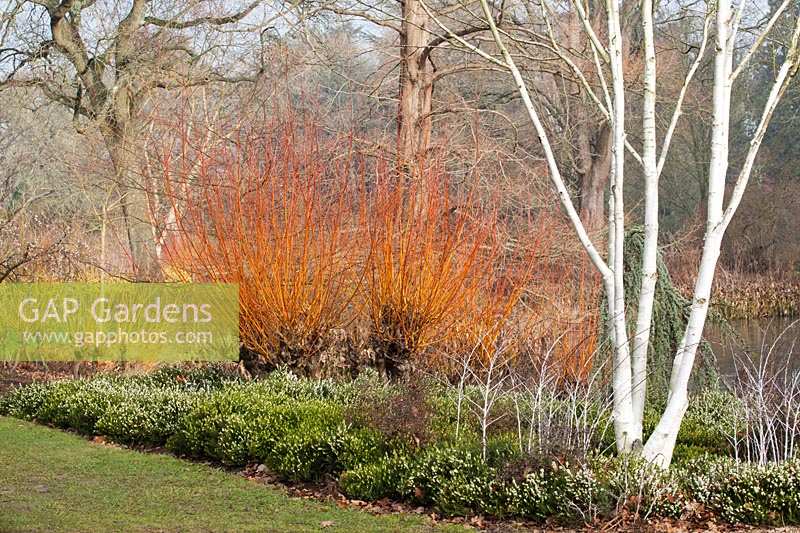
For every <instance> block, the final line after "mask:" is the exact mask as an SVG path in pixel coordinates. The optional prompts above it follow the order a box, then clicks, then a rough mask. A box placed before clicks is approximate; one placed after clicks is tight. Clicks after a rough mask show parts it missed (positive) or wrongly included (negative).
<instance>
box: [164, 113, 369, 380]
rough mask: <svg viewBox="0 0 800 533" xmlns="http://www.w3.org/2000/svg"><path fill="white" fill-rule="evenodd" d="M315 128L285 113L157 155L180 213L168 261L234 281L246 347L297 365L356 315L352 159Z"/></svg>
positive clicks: (188, 274)
mask: <svg viewBox="0 0 800 533" xmlns="http://www.w3.org/2000/svg"><path fill="white" fill-rule="evenodd" d="M320 138H321V136H320V134H319V132H318V131H317V129H316V128H315V127H314V126H313V125H311V124H308V123H303V124H298V123H297V122H295V121H294V120H293V119H291V118H290V119H288V120H286V121H275V122H273V123H271V124H269V125H267V126H265V127H263V128H258V129H256V130H252V131H247V130H245V129H240V130H238V131H236V132H235V133H234V134H233V135H228V136H226V138H225V139H224V140H222V141H221V142H219V143H215V144H214V148H212V149H209V148H208V147H207V146H206V148H205V149H204V150H203V151H192V157H191V158H188V160H178V161H176V160H174V158H173V157H167V158H165V161H164V172H165V175H166V176H167V177H168V179H167V180H166V182H167V184H166V188H167V190H168V192H169V193H170V196H171V197H172V198H174V209H175V211H176V213H179V215H178V216H176V226H177V228H178V232H177V234H178V237H177V238H176V239H175V240H174V241H173V242H172V243H171V246H169V247H168V248H167V249H168V260H169V263H170V266H171V267H172V269H173V270H174V271H175V272H178V273H181V275H182V277H183V278H184V279H192V280H195V281H198V280H202V281H214V282H228V283H238V284H239V287H240V289H239V291H240V292H239V304H240V337H241V341H242V343H243V345H244V346H245V347H246V348H247V349H248V350H251V351H253V352H255V353H256V354H257V355H258V356H260V358H262V359H264V360H266V361H267V362H269V363H271V365H277V364H285V365H288V366H290V367H293V368H298V369H301V370H302V369H304V367H307V366H308V365H310V364H312V362H313V359H314V357H315V355H316V354H318V353H319V351H320V350H321V349H322V348H323V347H324V346H323V344H324V343H325V342H326V336H327V335H328V333H329V332H330V331H331V330H332V329H334V328H339V327H342V326H343V325H344V324H345V323H346V322H347V321H348V320H351V319H352V317H353V313H352V312H351V310H350V307H351V303H352V300H353V297H354V295H355V294H356V291H357V288H358V285H359V283H360V272H359V265H358V263H357V261H356V259H357V255H353V254H352V253H351V252H352V250H353V249H354V248H356V249H357V248H358V244H357V243H354V242H353V239H354V235H352V234H350V233H349V231H350V229H351V227H352V220H351V219H352V217H354V216H356V214H357V210H356V209H354V206H356V207H357V205H358V201H356V200H357V194H356V193H355V192H354V190H353V187H351V184H350V180H351V178H352V176H353V173H354V171H355V170H357V169H354V167H353V165H352V162H353V160H352V157H351V153H350V152H349V150H348V145H347V143H346V142H345V143H341V142H340V140H339V139H332V140H330V141H329V142H327V143H325V142H322V141H320ZM183 142H185V143H190V142H191V139H188V138H186V139H184V141H183ZM181 153H185V152H183V151H182V152H181ZM334 154H335V155H336V159H332V157H331V156H332V155H334Z"/></svg>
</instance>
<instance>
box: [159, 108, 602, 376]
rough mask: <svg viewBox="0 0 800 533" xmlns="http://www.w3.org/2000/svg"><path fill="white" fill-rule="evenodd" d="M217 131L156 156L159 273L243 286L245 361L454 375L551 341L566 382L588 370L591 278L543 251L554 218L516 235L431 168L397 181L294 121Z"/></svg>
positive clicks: (344, 142) (551, 241)
mask: <svg viewBox="0 0 800 533" xmlns="http://www.w3.org/2000/svg"><path fill="white" fill-rule="evenodd" d="M215 127H217V128H218V130H217V131H210V130H209V128H201V127H195V128H191V127H189V126H188V125H186V126H183V127H177V128H175V130H176V131H178V132H179V133H180V134H179V135H178V142H177V144H176V145H173V146H170V147H169V150H170V151H169V152H168V153H166V154H165V155H163V157H162V158H161V159H162V160H161V164H162V171H163V175H164V177H165V179H164V192H165V196H166V197H167V198H169V199H170V201H171V207H172V214H173V216H172V219H173V220H172V221H171V222H170V223H169V224H168V225H167V230H168V231H169V239H167V240H166V242H165V243H164V250H165V263H166V264H165V265H164V268H165V271H167V272H168V273H169V275H168V276H167V277H168V278H171V279H179V280H185V281H190V280H191V281H211V282H228V283H238V284H239V287H240V289H239V291H240V296H239V299H240V302H239V303H240V325H239V330H240V338H241V341H242V344H243V347H244V348H245V350H244V352H243V355H244V356H245V357H244V358H245V359H255V360H258V361H259V362H264V363H267V364H266V365H265V366H266V367H267V368H269V367H274V366H277V365H286V366H289V367H290V368H292V369H294V370H296V371H299V372H301V373H303V374H311V375H320V374H330V373H332V372H331V371H330V368H323V367H325V366H326V365H331V364H333V365H334V366H335V367H336V368H338V369H340V370H354V369H355V368H354V367H356V366H362V365H363V364H366V363H369V362H372V363H374V364H376V365H377V366H378V367H380V368H381V369H382V370H384V371H385V372H386V373H387V374H389V375H397V374H399V373H401V372H402V371H403V370H404V369H406V368H408V367H410V366H425V367H428V368H434V369H437V370H443V371H445V372H452V370H453V369H454V368H457V367H458V366H459V365H463V361H464V358H465V357H468V358H469V359H470V360H471V361H474V364H475V365H477V366H478V367H481V366H485V365H486V364H487V363H489V362H490V361H493V360H495V359H496V358H497V356H498V355H502V357H503V358H504V360H505V362H509V363H510V362H513V361H514V360H515V359H516V358H517V357H518V355H519V354H520V352H521V351H522V350H523V349H529V347H531V346H541V348H542V350H541V351H542V353H545V352H546V351H547V346H549V345H550V344H551V343H552V342H554V341H555V339H558V346H557V348H556V349H555V352H557V353H556V355H555V357H554V359H555V360H556V361H557V362H558V363H557V364H559V365H563V367H564V372H565V374H566V375H568V376H569V377H570V378H571V379H579V378H580V375H581V374H582V373H583V372H584V370H583V369H584V368H586V367H588V365H587V357H591V354H592V353H593V352H594V349H595V346H594V344H595V343H596V340H597V334H596V318H594V315H593V314H592V313H591V312H590V311H591V310H590V308H591V307H592V305H594V303H593V301H594V297H593V296H592V294H591V288H590V286H591V285H592V284H593V282H592V281H590V280H588V278H587V279H585V280H584V278H582V277H580V276H576V275H575V272H576V271H578V270H580V269H576V267H575V266H573V265H565V264H564V262H563V259H559V258H558V257H556V258H555V259H554V258H553V257H552V254H553V250H554V249H555V248H554V245H555V244H556V239H555V236H556V235H557V233H558V232H557V227H556V225H555V223H554V222H553V221H552V220H551V219H550V218H548V217H546V216H542V215H541V214H540V215H538V216H537V217H531V219H528V220H527V221H526V222H525V223H522V225H523V226H525V227H524V228H520V225H521V222H520V221H521V218H520V216H519V214H515V216H513V217H510V218H507V219H503V218H501V217H500V216H499V215H498V213H497V211H496V210H494V209H492V208H487V207H486V205H490V206H491V205H495V202H493V201H491V200H486V199H484V200H483V202H481V201H480V199H479V198H477V197H475V196H473V194H472V193H470V192H469V190H468V189H466V188H464V187H463V186H462V185H456V184H454V183H453V182H452V181H451V180H450V179H449V177H448V175H447V173H446V172H445V171H444V170H443V168H442V166H441V165H439V164H437V163H435V162H434V163H432V164H428V165H420V166H419V167H418V169H417V170H415V171H413V172H412V173H411V174H410V175H409V174H406V173H399V172H397V171H396V170H395V169H394V168H393V167H392V165H390V164H388V163H386V162H382V161H380V160H379V161H378V162H377V163H375V162H372V160H367V158H365V157H362V156H360V155H356V151H355V149H354V148H353V145H352V144H351V143H350V141H349V139H347V138H345V139H343V138H341V137H335V138H332V137H330V136H326V135H325V134H324V133H323V132H321V130H320V129H319V128H317V127H315V126H314V124H313V123H312V122H309V121H300V120H297V119H296V118H295V117H294V116H292V115H291V114H289V116H288V117H286V118H282V119H274V120H272V121H271V122H269V123H267V124H264V125H258V126H257V127H254V126H252V125H249V124H244V125H238V126H236V127H229V128H225V127H221V126H215ZM526 216H527V215H526ZM507 220H514V222H513V223H511V222H508V221H507ZM581 280H584V281H581ZM584 285H585V286H584ZM565 331H566V333H564V332H565ZM562 333H563V335H562ZM531 339H535V341H532V340H531ZM521 341H525V342H524V343H522V342H521ZM523 344H524V347H523V346H522V345H523ZM551 352H552V350H551Z"/></svg>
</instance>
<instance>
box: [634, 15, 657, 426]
mask: <svg viewBox="0 0 800 533" xmlns="http://www.w3.org/2000/svg"><path fill="white" fill-rule="evenodd" d="M641 5H642V28H643V30H644V102H643V110H642V138H643V141H642V164H643V165H642V166H643V174H644V183H645V213H644V228H645V230H644V249H643V251H642V285H641V287H640V293H639V302H638V305H637V316H636V329H635V330H634V337H633V348H632V352H633V355H632V358H631V365H632V374H633V384H632V386H633V392H632V396H633V417H634V420H635V423H636V427H635V433H636V435H637V438H638V439H639V440H641V439H642V421H643V418H644V405H645V400H646V397H647V355H648V354H647V352H648V348H649V347H650V325H651V322H652V320H653V303H654V299H655V292H656V281H657V278H658V271H657V258H658V159H657V156H656V50H655V37H654V31H653V2H652V0H642V4H641Z"/></svg>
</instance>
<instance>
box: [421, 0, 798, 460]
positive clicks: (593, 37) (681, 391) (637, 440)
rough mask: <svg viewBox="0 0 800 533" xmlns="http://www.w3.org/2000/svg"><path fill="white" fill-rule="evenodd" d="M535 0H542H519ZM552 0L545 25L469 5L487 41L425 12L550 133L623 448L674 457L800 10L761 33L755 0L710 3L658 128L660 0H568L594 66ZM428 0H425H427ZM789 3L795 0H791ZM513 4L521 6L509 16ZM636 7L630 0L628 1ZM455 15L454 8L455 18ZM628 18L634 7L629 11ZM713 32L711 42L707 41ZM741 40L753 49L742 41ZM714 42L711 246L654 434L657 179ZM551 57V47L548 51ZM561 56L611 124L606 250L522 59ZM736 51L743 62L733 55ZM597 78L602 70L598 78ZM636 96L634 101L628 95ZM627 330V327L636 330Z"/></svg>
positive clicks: (794, 46) (785, 13)
mask: <svg viewBox="0 0 800 533" xmlns="http://www.w3.org/2000/svg"><path fill="white" fill-rule="evenodd" d="M521 1H522V2H523V3H524V2H529V1H530V2H534V0H521ZM548 1H549V0H541V1H540V2H534V5H537V6H538V7H539V8H540V11H541V20H539V21H536V23H537V25H538V26H539V27H544V28H545V31H544V32H541V31H536V30H528V31H522V30H520V29H519V24H518V22H519V17H517V20H516V21H515V22H516V23H517V24H515V25H512V24H511V23H507V22H505V21H507V20H509V19H512V20H514V18H515V17H514V16H513V14H514V13H515V12H517V11H518V12H526V13H530V12H531V10H530V9H527V10H525V9H516V7H515V6H514V5H510V4H506V3H502V4H498V5H494V4H493V3H492V2H491V0H479V2H480V7H481V9H480V13H476V12H475V11H472V10H470V11H469V12H467V13H465V16H466V17H471V19H472V20H474V18H475V17H480V18H482V20H483V22H485V23H486V24H487V27H488V28H489V33H490V35H491V39H490V40H489V41H490V45H491V46H487V45H486V40H485V39H484V40H483V41H481V40H479V39H475V38H473V39H470V40H467V39H466V38H464V37H462V36H459V35H458V34H457V32H454V31H453V30H451V28H450V27H449V26H448V21H445V20H443V19H441V18H439V17H437V16H436V15H435V14H434V13H433V12H432V11H431V10H430V9H428V8H427V7H426V10H427V12H428V15H429V16H430V17H431V19H432V20H433V21H434V23H435V24H436V26H437V27H438V29H439V30H440V31H441V33H442V34H443V35H444V36H447V37H448V38H449V39H450V40H451V41H452V42H454V43H457V44H458V45H459V46H461V47H462V48H464V49H468V50H470V51H472V52H473V53H475V54H477V55H479V56H481V57H482V58H483V59H484V60H486V61H489V62H491V63H493V64H494V65H495V66H497V67H500V68H501V69H503V70H505V71H507V72H508V73H509V74H510V76H511V79H512V80H513V82H514V84H515V87H516V90H517V92H518V93H519V96H520V98H521V100H522V102H523V104H524V106H525V109H526V111H527V114H528V117H529V118H530V121H531V124H532V125H533V127H534V129H535V131H536V134H537V136H538V138H539V141H540V143H541V148H542V152H543V154H544V157H545V159H546V161H547V166H548V170H549V177H550V181H551V182H552V185H553V187H554V189H555V191H556V192H557V194H558V197H559V200H560V202H561V204H562V206H563V208H564V210H565V212H566V214H567V216H568V218H569V220H570V222H571V224H572V226H573V228H574V230H575V232H576V234H577V236H578V238H579V240H580V242H581V244H582V245H583V248H584V249H585V251H586V253H587V254H588V255H589V257H590V259H591V261H592V263H593V264H594V266H595V267H596V268H597V270H598V271H599V272H600V274H601V276H602V279H603V284H604V288H605V294H606V306H607V309H608V314H609V317H610V320H609V329H608V335H609V337H610V339H611V341H612V344H613V353H614V357H613V362H614V370H613V376H612V389H613V418H614V433H615V438H616V445H617V450H618V452H620V453H628V452H631V451H636V452H640V453H642V455H643V456H644V457H645V458H646V459H647V460H648V461H651V462H654V463H656V464H658V465H660V466H662V467H667V466H669V464H670V462H671V460H672V454H673V450H674V446H675V440H676V437H677V434H678V430H679V429H680V425H681V421H682V419H683V416H684V413H685V411H686V407H687V405H688V385H689V379H690V377H691V373H692V368H693V366H694V361H695V355H696V353H697V348H698V346H699V344H700V342H701V337H702V332H703V327H704V325H705V321H706V316H707V314H708V309H709V302H710V298H711V287H712V282H713V279H714V271H715V269H716V266H717V260H718V258H719V254H720V246H721V243H722V239H723V236H724V234H725V230H726V228H727V227H728V225H729V224H730V221H731V218H732V217H733V215H734V214H735V212H736V209H737V207H738V206H739V203H740V202H741V199H742V195H743V194H744V191H745V189H746V187H747V183H748V181H749V178H750V174H751V171H752V168H753V163H754V161H755V157H756V155H757V153H758V150H759V147H760V145H761V141H762V139H763V137H764V134H765V132H766V129H767V126H768V125H769V122H770V119H771V117H772V114H773V112H774V111H775V108H776V106H777V105H778V103H779V102H780V100H781V97H782V96H783V94H784V92H785V91H786V88H787V86H788V84H789V82H790V81H791V80H792V78H794V76H795V75H796V73H797V69H798V65H799V62H798V38H799V37H800V21H799V20H798V17H797V0H785V1H784V2H783V3H782V4H781V5H780V6H779V7H778V8H777V9H776V11H775V13H774V14H773V15H772V17H771V18H770V19H769V20H768V21H767V22H766V23H765V24H762V25H761V27H760V28H759V30H758V31H756V32H755V33H754V32H753V30H752V29H751V31H750V32H747V33H745V32H744V31H740V27H741V23H742V21H743V17H744V15H745V11H746V9H748V0H739V3H738V4H734V2H733V1H732V0H716V1H715V2H709V3H708V4H707V5H706V10H705V17H704V22H703V23H702V37H701V38H700V41H699V43H697V45H696V49H697V53H696V57H695V60H694V62H693V64H692V65H691V67H690V68H689V70H688V71H687V73H686V75H685V78H684V82H683V85H682V87H681V90H680V91H679V93H678V96H677V98H676V99H675V101H674V102H671V104H672V106H673V108H674V111H673V113H672V116H671V118H670V120H669V121H668V124H667V127H666V130H665V131H664V133H663V136H662V138H661V144H660V150H659V138H658V137H659V136H658V131H657V128H656V97H657V92H656V91H657V83H658V78H659V71H658V68H657V66H658V64H657V61H658V53H657V50H656V45H657V42H656V37H655V25H656V21H655V14H654V13H655V7H654V5H653V2H652V0H640V2H639V3H638V4H637V5H633V4H632V3H631V4H627V5H625V6H623V2H622V1H621V0H606V2H605V8H606V9H605V12H606V17H605V20H604V21H602V23H598V21H597V20H595V19H593V18H592V17H590V16H589V15H588V12H589V10H588V8H587V6H586V5H584V3H583V1H582V0H571V2H570V6H571V9H573V10H574V11H575V12H576V13H577V14H578V16H579V17H580V20H581V26H582V29H583V31H584V32H585V33H586V36H587V40H588V42H589V43H590V44H591V50H590V52H591V54H592V57H593V60H594V66H595V69H594V72H585V71H584V70H583V69H581V68H580V67H578V65H577V63H576V62H575V61H573V60H572V59H570V52H569V51H568V50H566V49H565V48H564V47H563V46H562V44H561V40H560V39H559V37H558V36H557V35H556V34H555V32H554V31H553V26H554V21H557V19H558V18H559V17H560V16H563V14H564V6H563V4H559V5H556V4H555V3H553V4H552V5H550V4H548ZM423 6H424V7H425V6H426V5H425V4H424V3H423ZM631 6H633V7H635V9H637V10H638V15H639V16H638V18H637V17H633V18H634V19H636V20H639V22H638V24H639V25H640V32H641V39H642V41H643V43H642V44H643V47H642V48H643V52H642V53H641V55H642V57H641V62H642V67H641V68H642V79H643V94H642V97H641V102H642V104H641V107H642V109H641V123H640V124H639V125H638V126H637V128H638V129H637V137H639V138H641V152H640V151H639V150H637V148H636V147H634V146H632V144H631V143H630V142H629V140H628V131H627V129H626V128H627V127H629V126H630V124H626V96H628V95H630V94H631V89H630V88H629V87H627V86H626V81H625V72H626V65H628V64H629V63H635V61H636V59H638V58H637V57H634V54H639V53H640V52H638V51H637V52H633V51H631V49H630V48H631V47H630V46H629V44H630V43H626V42H624V40H623V31H622V23H621V21H622V19H623V17H622V16H621V13H620V11H621V9H622V8H623V7H626V8H629V9H630V8H631ZM791 6H793V7H792V9H789V8H790V7H791ZM509 13H511V14H512V16H510V17H509V16H508V14H509ZM628 13H629V11H628ZM453 16H454V15H453V14H450V18H451V19H452V17H453ZM780 17H793V24H792V25H793V27H794V31H793V33H792V37H791V41H790V42H789V43H787V44H786V50H787V51H788V53H787V54H786V56H785V58H784V60H783V64H782V66H781V68H780V70H779V72H778V74H777V76H776V79H775V80H774V83H773V86H772V89H771V91H770V94H769V97H768V99H767V102H766V104H765V106H764V108H763V110H762V112H761V119H760V121H759V123H758V125H757V126H756V127H755V129H754V131H753V133H752V138H751V140H750V144H749V148H748V151H747V153H746V154H745V157H744V163H743V165H742V167H741V169H740V170H739V172H738V175H737V177H736V179H735V183H734V186H733V189H732V190H731V192H730V193H729V195H728V196H729V197H728V199H727V202H726V200H725V190H726V181H727V177H728V175H729V161H730V157H729V153H728V152H729V142H730V116H731V95H732V91H733V86H734V82H735V81H736V80H737V78H739V77H740V74H741V73H742V72H743V71H744V68H745V66H746V65H747V63H748V61H749V60H750V58H751V57H752V56H753V54H754V52H755V51H756V50H757V49H758V48H759V47H760V46H761V45H762V44H763V43H764V42H765V40H766V39H767V38H768V37H767V36H768V34H769V32H770V30H771V29H772V27H773V26H774V25H775V23H776V21H777V20H778V19H779V18H780ZM628 18H630V17H628ZM712 39H713V46H707V45H708V44H710V41H712ZM743 46H744V48H745V51H744V52H743V53H742V52H740V49H741V48H742V47H743ZM708 48H712V50H713V51H712V54H713V63H714V67H713V110H712V113H713V122H712V135H711V143H710V146H709V147H708V154H709V168H708V200H707V201H708V206H707V220H706V232H705V237H704V241H703V248H702V256H701V260H700V265H699V269H698V274H697V278H696V280H695V283H694V289H693V295H692V300H691V309H690V313H689V318H688V322H687V325H686V329H685V332H684V335H683V339H682V341H681V343H680V346H679V347H678V350H677V352H676V353H675V354H674V360H673V364H672V371H671V380H670V385H669V391H668V400H667V405H666V408H665V410H664V412H663V414H662V415H661V418H660V420H659V422H658V424H657V426H656V428H655V430H654V431H653V432H652V434H651V435H649V436H648V438H647V440H646V441H645V440H644V437H645V436H644V435H643V431H642V419H643V413H644V407H645V398H646V384H647V357H648V351H649V348H650V324H651V322H652V316H653V304H654V295H655V285H656V281H657V271H656V257H657V250H658V238H659V229H658V201H659V192H658V182H659V176H660V174H661V171H662V169H663V168H664V163H665V160H666V158H667V155H668V152H669V148H670V144H671V141H672V137H673V134H674V132H675V129H676V125H677V123H678V121H679V119H680V117H681V114H682V107H683V101H684V98H685V96H686V93H687V90H688V88H689V87H690V85H691V83H692V80H693V78H694V76H695V73H696V72H697V70H698V67H699V66H700V64H701V62H702V61H703V58H704V56H705V54H706V52H707V49H708ZM543 51H545V52H547V56H548V58H547V59H542V52H543ZM552 56H555V57H556V58H557V59H559V60H561V61H562V62H563V63H565V64H566V65H567V66H568V67H569V69H570V70H571V71H572V74H573V75H574V77H575V78H576V79H578V80H580V82H581V84H582V86H583V89H584V90H585V91H586V92H587V93H588V94H589V95H590V96H591V101H592V102H594V105H596V106H597V108H598V109H599V110H600V111H601V113H602V115H603V116H605V117H606V119H607V121H608V122H609V124H610V127H611V129H612V140H611V142H612V154H613V158H612V159H613V163H612V170H611V175H610V179H609V191H608V204H609V209H608V211H609V215H608V221H607V227H606V232H605V234H606V241H607V253H606V254H605V256H603V254H601V252H600V251H599V249H598V245H597V244H596V243H595V242H593V240H592V238H591V237H590V235H589V233H588V232H587V230H586V228H585V226H584V222H583V221H582V220H581V218H580V216H579V215H578V212H577V211H576V209H575V206H574V204H573V199H572V198H571V196H570V193H569V190H568V188H567V186H566V184H565V182H564V180H563V179H562V173H561V170H560V168H559V164H558V162H557V159H556V157H555V155H554V152H553V149H552V147H551V142H550V138H549V136H548V132H547V130H546V129H545V127H544V125H543V117H544V116H545V115H544V113H546V111H544V110H543V109H542V108H541V107H540V106H538V105H537V103H536V97H535V95H536V88H535V86H534V84H535V80H533V79H531V77H529V76H526V75H525V73H524V72H523V69H522V68H520V66H519V65H520V61H523V60H527V61H536V60H537V59H538V60H541V61H545V60H552ZM735 56H738V57H740V58H741V59H739V61H738V63H737V64H735V60H736V57H735ZM593 80H595V81H593ZM628 105H630V104H628ZM627 155H629V156H630V158H631V159H633V160H634V161H635V162H636V163H637V164H638V165H639V166H640V169H637V170H640V174H641V176H642V177H643V179H644V184H645V188H644V189H645V202H644V205H645V208H644V225H645V242H644V248H643V252H642V257H641V264H642V273H643V275H642V280H641V290H640V293H639V294H640V296H639V301H638V305H637V307H636V319H635V329H634V331H633V332H632V333H631V334H630V335H629V332H628V328H627V325H626V324H627V322H626V317H625V313H626V309H625V298H624V285H623V246H624V238H625V206H624V194H623V192H624V184H625V178H626V166H625V162H626V158H627V157H626V156H627ZM629 337H630V338H629Z"/></svg>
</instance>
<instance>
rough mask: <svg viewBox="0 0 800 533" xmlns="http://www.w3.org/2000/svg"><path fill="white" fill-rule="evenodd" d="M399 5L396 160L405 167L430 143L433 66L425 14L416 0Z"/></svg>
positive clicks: (420, 154)
mask: <svg viewBox="0 0 800 533" xmlns="http://www.w3.org/2000/svg"><path fill="white" fill-rule="evenodd" d="M401 5H402V15H403V22H402V31H401V33H400V91H399V93H400V94H399V102H398V109H397V162H398V167H399V168H400V169H402V170H406V169H408V168H410V167H411V166H412V165H413V164H414V163H416V162H417V160H418V159H419V158H420V157H422V156H424V155H425V153H426V151H427V150H428V146H429V144H430V137H431V126H432V119H431V98H432V96H433V74H434V72H433V70H434V69H433V64H432V63H431V62H430V56H429V55H428V50H427V46H428V40H429V38H430V33H429V32H428V30H427V26H428V15H427V13H426V12H425V10H424V9H423V8H422V5H421V4H420V2H419V0H403V1H402V3H401Z"/></svg>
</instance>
